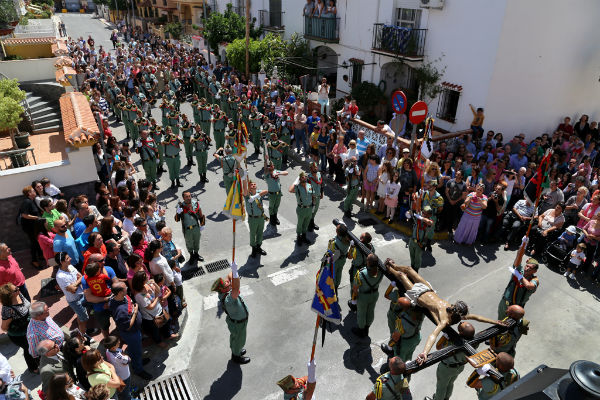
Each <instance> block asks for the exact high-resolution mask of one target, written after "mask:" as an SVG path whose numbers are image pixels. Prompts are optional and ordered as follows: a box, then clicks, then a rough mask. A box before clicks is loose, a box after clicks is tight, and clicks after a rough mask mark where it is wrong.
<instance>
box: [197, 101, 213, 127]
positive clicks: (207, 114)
mask: <svg viewBox="0 0 600 400" xmlns="http://www.w3.org/2000/svg"><path fill="white" fill-rule="evenodd" d="M198 111H199V113H200V125H201V126H202V132H204V133H206V134H207V135H210V122H211V119H212V110H211V107H210V105H209V104H206V99H205V98H204V97H203V98H201V99H200V101H199V102H198Z"/></svg>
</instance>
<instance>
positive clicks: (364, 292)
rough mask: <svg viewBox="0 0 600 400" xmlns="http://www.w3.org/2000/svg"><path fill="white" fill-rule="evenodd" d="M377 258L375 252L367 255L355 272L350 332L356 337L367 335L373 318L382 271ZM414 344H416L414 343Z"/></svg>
mask: <svg viewBox="0 0 600 400" xmlns="http://www.w3.org/2000/svg"><path fill="white" fill-rule="evenodd" d="M378 262H379V258H378V257H377V256H376V255H375V254H369V256H368V257H367V266H366V267H363V268H362V269H361V270H359V271H358V272H356V275H355V276H354V280H353V282H352V292H353V295H354V296H356V320H357V325H358V326H356V327H354V328H352V333H354V334H355V335H356V336H358V337H367V336H369V327H370V326H371V324H372V323H373V320H374V319H375V305H376V304H377V299H378V298H379V284H380V283H381V280H382V279H383V273H382V272H379V265H378ZM415 346H416V345H415Z"/></svg>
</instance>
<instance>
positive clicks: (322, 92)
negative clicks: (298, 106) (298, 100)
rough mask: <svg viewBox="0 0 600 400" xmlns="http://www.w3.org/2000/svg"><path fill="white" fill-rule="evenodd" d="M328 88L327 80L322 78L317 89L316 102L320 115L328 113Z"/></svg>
mask: <svg viewBox="0 0 600 400" xmlns="http://www.w3.org/2000/svg"><path fill="white" fill-rule="evenodd" d="M329 88H330V86H329V85H328V84H327V78H325V77H323V79H321V84H320V85H319V86H318V88H317V95H318V100H319V104H320V105H321V115H327V114H326V113H327V111H329V110H328V108H329Z"/></svg>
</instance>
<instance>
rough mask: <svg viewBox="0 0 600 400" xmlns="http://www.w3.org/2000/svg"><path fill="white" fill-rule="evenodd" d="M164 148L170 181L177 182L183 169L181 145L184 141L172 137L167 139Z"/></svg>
mask: <svg viewBox="0 0 600 400" xmlns="http://www.w3.org/2000/svg"><path fill="white" fill-rule="evenodd" d="M165 139H166V140H164V141H163V146H164V149H165V162H166V163H167V168H168V169H169V179H170V180H171V181H175V180H177V179H179V171H180V169H181V158H180V156H179V152H180V151H181V148H180V145H181V143H183V141H182V140H181V139H180V138H179V137H176V136H173V135H171V136H170V137H168V136H167V137H165Z"/></svg>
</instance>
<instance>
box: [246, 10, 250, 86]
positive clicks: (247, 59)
mask: <svg viewBox="0 0 600 400" xmlns="http://www.w3.org/2000/svg"><path fill="white" fill-rule="evenodd" d="M246 79H248V80H250V0H246Z"/></svg>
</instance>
